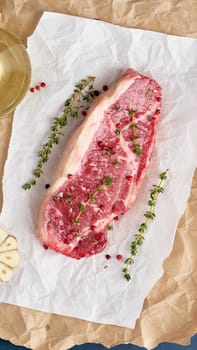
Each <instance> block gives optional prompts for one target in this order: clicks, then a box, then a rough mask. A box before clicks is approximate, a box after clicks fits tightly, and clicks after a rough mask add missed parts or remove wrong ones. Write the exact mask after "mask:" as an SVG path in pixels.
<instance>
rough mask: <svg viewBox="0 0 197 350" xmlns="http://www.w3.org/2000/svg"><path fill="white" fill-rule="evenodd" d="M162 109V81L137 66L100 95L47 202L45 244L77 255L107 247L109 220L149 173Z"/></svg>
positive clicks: (42, 225) (42, 226) (42, 229)
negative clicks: (143, 73)
mask: <svg viewBox="0 0 197 350" xmlns="http://www.w3.org/2000/svg"><path fill="white" fill-rule="evenodd" d="M160 108H161V88H160V86H159V85H158V83H157V82H156V81H155V80H153V79H151V78H148V77H145V76H142V75H141V74H139V73H137V72H135V71H133V70H132V69H128V70H127V71H126V72H125V73H124V74H123V75H122V77H121V78H120V80H119V81H118V82H116V83H115V84H114V85H113V86H112V87H111V88H110V89H109V90H108V91H105V92H104V93H102V94H101V95H100V96H98V97H97V98H96V99H95V100H94V102H93V103H92V105H91V107H90V109H89V111H88V114H87V117H86V118H85V120H84V122H83V123H82V125H81V126H80V127H79V128H78V130H77V131H76V132H75V133H74V134H73V136H72V137H71V139H70V140H69V141H68V144H67V146H66V149H65V152H64V154H63V156H62V159H61V161H60V164H59V166H58V168H57V171H56V175H55V178H54V181H53V183H52V185H51V186H50V188H49V189H48V190H47V194H46V196H45V199H44V201H43V204H42V206H41V209H40V214H39V223H38V230H37V235H38V237H39V238H40V240H41V241H42V242H43V244H44V245H47V246H48V247H50V248H52V249H54V250H56V251H58V252H60V253H62V254H64V255H67V256H70V257H73V258H76V259H80V258H82V257H87V256H90V255H93V254H97V253H99V252H101V251H102V250H103V249H104V248H105V247H106V245H107V229H108V226H109V223H110V222H111V221H112V220H113V219H114V218H115V219H116V220H119V219H120V216H121V215H122V214H124V213H125V212H126V211H127V210H128V209H129V208H130V207H131V205H132V204H133V202H134V200H135V198H136V195H137V191H138V189H139V186H140V184H141V182H142V179H143V177H144V175H145V172H146V169H147V167H148V164H149V161H150V157H151V154H152V149H153V144H154V139H155V129H156V124H157V121H158V118H159V115H160ZM136 144H137V146H136ZM136 147H137V149H138V150H136Z"/></svg>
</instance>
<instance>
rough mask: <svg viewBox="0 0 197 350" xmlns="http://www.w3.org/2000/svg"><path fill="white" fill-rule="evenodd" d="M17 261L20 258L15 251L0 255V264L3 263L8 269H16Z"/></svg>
mask: <svg viewBox="0 0 197 350" xmlns="http://www.w3.org/2000/svg"><path fill="white" fill-rule="evenodd" d="M19 261H20V257H19V253H18V251H17V250H11V251H8V252H2V253H0V263H3V264H5V265H7V266H9V267H17V266H18V264H19Z"/></svg>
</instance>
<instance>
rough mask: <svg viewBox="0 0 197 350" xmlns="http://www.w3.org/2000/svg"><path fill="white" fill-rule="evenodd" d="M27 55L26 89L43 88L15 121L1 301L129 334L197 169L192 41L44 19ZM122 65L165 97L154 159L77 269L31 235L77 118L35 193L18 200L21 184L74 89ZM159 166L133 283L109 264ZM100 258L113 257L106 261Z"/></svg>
mask: <svg viewBox="0 0 197 350" xmlns="http://www.w3.org/2000/svg"><path fill="white" fill-rule="evenodd" d="M28 52H29V55H30V58H31V63H32V72H33V76H32V85H36V84H37V83H38V82H40V81H45V82H46V84H47V87H46V88H45V89H42V90H41V91H40V92H35V93H34V94H32V93H30V92H29V93H28V94H27V96H26V98H25V100H24V101H23V103H22V104H21V105H20V107H19V108H17V111H16V113H15V117H14V123H13V130H12V137H11V142H10V147H9V153H8V160H7V162H6V166H5V173H4V178H3V196H4V204H3V210H2V214H1V217H0V223H1V224H2V225H4V226H5V227H6V228H7V229H8V230H9V231H10V232H11V233H13V234H14V235H16V237H17V239H18V241H19V247H20V253H21V257H22V259H21V265H20V268H19V269H18V271H17V272H16V273H15V275H14V277H13V279H12V280H11V281H10V282H9V283H7V284H4V285H1V286H0V301H1V302H8V303H11V304H17V305H20V306H26V307H29V308H33V309H38V310H43V311H48V312H53V313H57V314H62V315H66V316H72V317H77V318H82V319H86V320H90V321H96V322H102V323H109V324H115V325H120V326H127V327H131V328H133V327H134V326H135V322H136V319H137V318H138V317H139V315H140V312H141V309H142V306H143V302H144V299H145V297H146V296H147V294H148V292H149V291H150V289H151V288H152V287H153V285H154V283H155V282H156V281H157V280H158V279H159V278H160V277H161V275H162V271H163V269H162V265H163V261H164V259H165V258H166V257H167V256H168V255H169V253H170V251H171V249H172V245H173V239H174V234H175V231H176V227H177V224H178V220H179V218H180V216H181V215H182V214H183V212H184V208H185V206H186V201H187V199H188V196H189V192H190V186H191V181H192V175H193V172H194V169H195V167H196V165H197V131H196V130H197V112H196V111H197V98H196V93H197V40H195V39H188V38H180V37H175V36H169V35H165V34H159V33H154V32H149V31H143V30H137V29H133V30H132V29H126V28H121V27H118V26H114V25H110V24H107V23H103V22H101V21H93V20H87V19H80V18H75V17H70V16H66V15H61V14H54V13H45V14H44V15H43V16H42V18H41V20H40V22H39V24H38V26H37V29H36V31H35V32H34V34H33V35H32V37H30V38H29V40H28ZM128 67H132V68H134V69H136V70H138V71H139V72H141V73H143V74H144V75H149V76H150V77H153V78H154V79H156V80H157V81H158V83H159V84H160V85H161V86H162V88H163V97H164V101H163V108H162V113H161V120H160V123H159V125H158V129H157V137H156V145H155V149H154V154H153V157H152V161H151V165H150V167H149V170H148V173H147V176H146V178H145V180H144V182H143V184H142V187H141V190H140V192H139V194H138V197H137V200H136V202H135V204H134V206H133V208H132V209H131V210H130V211H129V212H128V213H127V214H126V215H125V216H124V217H123V218H122V219H121V221H120V222H118V223H114V224H113V228H114V229H113V231H110V232H109V244H108V247H107V249H106V250H105V251H104V252H103V253H101V254H99V255H96V256H93V257H90V258H86V259H82V260H80V261H77V260H74V259H71V258H67V257H65V256H63V255H60V254H57V253H55V252H53V251H51V250H45V249H43V247H42V245H41V244H40V242H39V241H38V240H37V238H36V237H35V228H36V222H37V214H38V208H39V205H40V201H41V199H42V196H43V193H44V191H46V190H45V184H46V183H50V181H51V177H52V174H53V171H54V169H55V167H56V164H57V162H58V159H59V157H60V155H61V153H62V150H63V148H64V147H65V144H66V141H67V139H68V136H69V135H70V134H71V133H72V131H73V130H74V129H75V128H76V127H77V126H78V125H79V124H80V122H81V120H77V121H74V122H73V121H72V123H69V125H68V126H67V127H66V128H65V132H64V134H65V136H64V137H63V138H62V141H61V144H60V145H58V146H56V147H55V149H54V151H53V153H52V156H51V158H50V161H49V162H48V163H47V164H46V166H45V168H44V175H43V177H42V178H41V179H40V180H39V183H38V184H37V186H35V187H34V188H33V189H32V190H31V191H27V192H25V191H24V190H23V189H22V188H21V185H22V184H23V183H24V182H26V181H27V180H28V179H30V174H31V171H32V169H33V167H34V165H35V164H36V161H37V151H38V150H39V148H40V146H41V145H42V144H43V143H44V141H45V140H47V136H48V134H49V129H50V126H51V123H52V120H53V118H54V117H55V116H59V115H60V113H61V110H62V107H63V103H64V101H65V100H66V99H67V98H68V97H69V95H70V94H71V93H72V91H73V87H74V84H75V83H76V82H78V81H79V80H80V79H82V78H86V77H87V76H89V75H93V76H96V77H97V80H96V87H97V88H100V87H102V85H104V84H107V85H109V84H110V83H111V82H113V81H114V80H116V79H117V78H118V77H119V75H120V74H121V72H122V70H124V69H126V68H128ZM166 168H169V179H168V180H167V182H166V183H165V187H166V191H165V193H164V194H162V195H161V196H160V197H159V199H158V205H157V208H156V219H155V220H154V221H153V222H152V223H151V224H150V226H149V229H148V232H147V233H146V240H145V242H144V244H143V246H142V248H141V249H140V252H139V254H138V256H137V258H136V261H135V264H134V265H133V267H132V270H131V272H132V274H133V280H132V281H131V282H130V283H127V282H126V281H125V280H124V278H123V275H122V272H121V270H122V267H123V262H120V261H117V260H116V258H115V256H116V254H118V253H120V254H122V255H123V256H124V257H126V256H127V255H128V251H129V243H130V242H131V240H132V238H133V235H134V234H135V232H136V230H137V228H138V225H139V224H140V223H141V222H142V221H143V214H144V212H145V211H146V209H147V204H146V203H147V200H148V197H149V191H150V188H151V185H152V184H153V183H156V182H157V177H158V174H159V173H160V172H161V171H164V170H165V169H166ZM105 254H111V255H112V259H111V260H110V261H107V262H106V260H105ZM106 264H107V265H108V268H106V269H104V266H105V265H106Z"/></svg>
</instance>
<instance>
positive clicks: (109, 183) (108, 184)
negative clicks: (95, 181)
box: [103, 176, 113, 186]
mask: <svg viewBox="0 0 197 350" xmlns="http://www.w3.org/2000/svg"><path fill="white" fill-rule="evenodd" d="M112 183H113V179H112V177H111V176H107V177H106V178H105V179H104V180H103V185H104V186H110V185H111V184H112Z"/></svg>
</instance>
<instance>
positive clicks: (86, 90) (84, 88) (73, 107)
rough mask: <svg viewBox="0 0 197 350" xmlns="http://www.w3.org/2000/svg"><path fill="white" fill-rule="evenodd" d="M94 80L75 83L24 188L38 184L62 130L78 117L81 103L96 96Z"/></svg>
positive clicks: (93, 78) (55, 119) (89, 79)
mask: <svg viewBox="0 0 197 350" xmlns="http://www.w3.org/2000/svg"><path fill="white" fill-rule="evenodd" d="M94 80H95V77H88V78H87V79H82V80H81V81H80V82H79V83H78V84H76V85H75V89H74V92H73V94H72V95H71V97H70V98H69V99H67V100H66V102H65V104H64V109H63V113H62V115H61V116H60V117H57V118H54V120H53V124H52V127H51V132H50V135H49V137H48V141H47V142H46V143H45V144H44V145H43V146H42V148H41V149H40V151H39V152H38V162H37V165H36V167H35V169H34V170H33V172H32V174H33V177H32V179H31V180H30V181H29V182H27V183H25V184H24V185H23V186H22V187H23V189H24V190H29V189H31V187H32V186H34V185H35V184H36V182H37V180H38V178H40V177H41V175H42V174H43V166H44V164H45V163H46V162H47V161H48V159H49V156H50V154H51V151H52V148H53V146H54V145H55V144H58V143H59V141H60V136H61V135H63V134H62V132H61V130H62V128H63V127H64V126H65V125H66V124H67V122H68V118H69V117H71V118H73V119H77V118H78V116H79V112H80V110H81V108H83V107H84V106H82V105H81V104H82V103H83V101H84V102H88V103H89V102H90V100H92V98H94V97H95V91H94V88H93V84H94Z"/></svg>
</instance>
